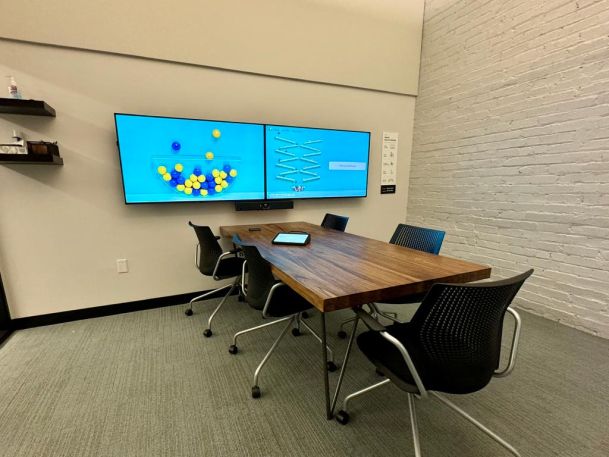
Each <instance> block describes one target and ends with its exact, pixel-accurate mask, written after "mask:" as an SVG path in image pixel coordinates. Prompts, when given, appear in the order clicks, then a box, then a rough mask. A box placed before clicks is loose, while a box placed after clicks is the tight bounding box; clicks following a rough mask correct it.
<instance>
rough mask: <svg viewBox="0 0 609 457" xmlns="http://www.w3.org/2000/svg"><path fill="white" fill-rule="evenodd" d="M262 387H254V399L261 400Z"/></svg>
mask: <svg viewBox="0 0 609 457" xmlns="http://www.w3.org/2000/svg"><path fill="white" fill-rule="evenodd" d="M260 395H261V394H260V387H258V386H254V387H252V398H260Z"/></svg>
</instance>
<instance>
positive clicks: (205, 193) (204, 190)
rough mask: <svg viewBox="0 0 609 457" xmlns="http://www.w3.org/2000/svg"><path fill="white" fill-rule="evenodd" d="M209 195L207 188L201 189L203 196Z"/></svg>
mask: <svg viewBox="0 0 609 457" xmlns="http://www.w3.org/2000/svg"><path fill="white" fill-rule="evenodd" d="M206 195H207V189H201V196H202V197H205V196H206Z"/></svg>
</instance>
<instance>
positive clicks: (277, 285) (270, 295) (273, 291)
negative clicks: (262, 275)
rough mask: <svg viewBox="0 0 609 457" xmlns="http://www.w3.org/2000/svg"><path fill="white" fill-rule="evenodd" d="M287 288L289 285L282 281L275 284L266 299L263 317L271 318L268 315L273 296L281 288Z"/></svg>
mask: <svg viewBox="0 0 609 457" xmlns="http://www.w3.org/2000/svg"><path fill="white" fill-rule="evenodd" d="M286 286H287V285H286V284H285V283H283V282H281V281H280V282H278V283H276V284H273V287H271V290H270V291H269V294H268V295H267V297H266V302H265V303H264V308H262V317H269V316H268V315H267V314H266V313H267V311H268V308H269V306H270V304H271V298H272V297H273V294H274V293H275V291H276V290H277V289H279V288H280V287H286Z"/></svg>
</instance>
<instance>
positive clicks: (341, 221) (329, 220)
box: [321, 213, 349, 232]
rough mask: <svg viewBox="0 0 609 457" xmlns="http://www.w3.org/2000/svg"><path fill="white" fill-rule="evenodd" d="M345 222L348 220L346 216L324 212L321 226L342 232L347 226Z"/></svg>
mask: <svg viewBox="0 0 609 457" xmlns="http://www.w3.org/2000/svg"><path fill="white" fill-rule="evenodd" d="M347 222H349V218H348V217H347V216H337V215H336V214H330V213H326V215H325V216H324V219H323V221H321V226H322V227H324V228H330V229H334V230H339V231H341V232H344V231H345V229H346V228H347Z"/></svg>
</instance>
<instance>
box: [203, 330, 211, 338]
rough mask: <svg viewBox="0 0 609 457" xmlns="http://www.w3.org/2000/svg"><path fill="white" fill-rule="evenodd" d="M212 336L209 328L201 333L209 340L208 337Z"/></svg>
mask: <svg viewBox="0 0 609 457" xmlns="http://www.w3.org/2000/svg"><path fill="white" fill-rule="evenodd" d="M212 335H213V333H212V332H211V329H210V328H206V329H205V330H204V331H203V336H204V337H205V338H209V337H210V336H212Z"/></svg>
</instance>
